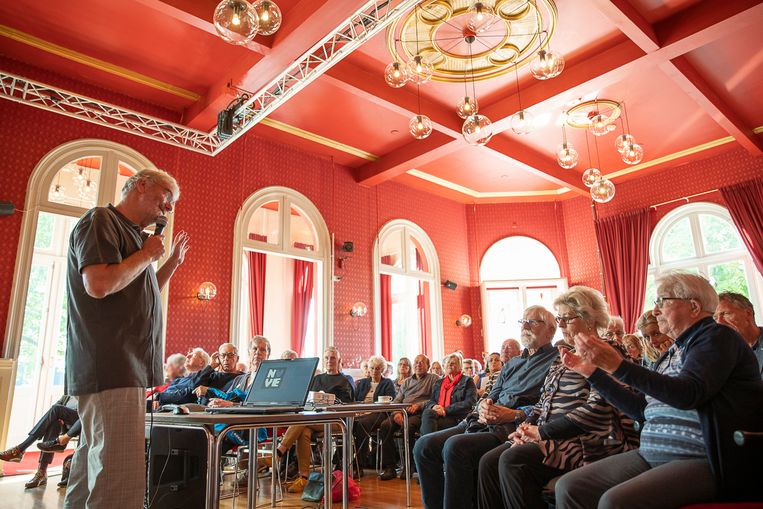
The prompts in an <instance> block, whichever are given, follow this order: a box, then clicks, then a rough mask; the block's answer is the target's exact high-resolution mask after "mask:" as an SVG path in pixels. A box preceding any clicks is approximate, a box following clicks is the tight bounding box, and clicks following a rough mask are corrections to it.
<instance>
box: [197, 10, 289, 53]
mask: <svg viewBox="0 0 763 509" xmlns="http://www.w3.org/2000/svg"><path fill="white" fill-rule="evenodd" d="M212 21H213V22H214V25H215V29H216V30H217V33H218V34H219V35H220V37H221V38H222V39H223V40H224V41H225V42H228V43H230V44H236V45H245V44H248V43H249V42H250V41H251V40H252V39H254V36H255V35H257V34H260V35H273V34H274V33H276V31H277V30H278V29H279V28H280V27H281V10H280V9H279V8H278V6H277V5H276V4H275V2H271V1H270V0H257V1H256V2H254V3H252V4H250V3H249V2H247V1H246V0H222V2H220V3H219V4H217V7H216V8H215V13H214V16H213V18H212Z"/></svg>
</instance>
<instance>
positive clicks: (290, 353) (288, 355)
mask: <svg viewBox="0 0 763 509" xmlns="http://www.w3.org/2000/svg"><path fill="white" fill-rule="evenodd" d="M297 357H299V355H297V352H295V351H294V350H290V349H287V350H284V351H283V353H282V354H281V360H284V361H285V360H287V359H288V360H291V361H293V360H294V359H296V358H297Z"/></svg>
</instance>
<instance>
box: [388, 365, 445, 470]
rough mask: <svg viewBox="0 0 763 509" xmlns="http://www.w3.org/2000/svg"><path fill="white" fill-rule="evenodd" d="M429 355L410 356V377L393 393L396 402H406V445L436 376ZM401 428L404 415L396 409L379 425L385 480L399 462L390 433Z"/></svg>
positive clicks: (404, 466) (430, 394)
mask: <svg viewBox="0 0 763 509" xmlns="http://www.w3.org/2000/svg"><path fill="white" fill-rule="evenodd" d="M428 371H429V358H428V357H427V356H426V355H423V354H419V355H417V356H416V358H415V359H413V376H410V377H408V378H407V379H406V380H405V382H403V385H402V386H401V387H400V392H398V393H397V396H395V399H394V402H395V403H405V404H407V405H408V406H407V407H406V409H405V413H406V414H407V415H408V440H409V442H408V443H409V444H410V443H411V442H412V441H413V435H414V434H415V433H416V431H418V429H419V426H420V425H421V411H422V410H423V409H424V405H425V404H426V403H427V401H429V398H431V397H432V391H433V390H434V384H435V382H437V380H438V376H437V375H435V374H434V373H429V372H428ZM402 427H403V414H402V413H401V412H395V413H394V414H392V416H391V417H388V418H386V419H383V420H382V421H381V423H380V425H379V433H380V435H381V437H382V448H381V449H382V469H383V470H382V472H381V473H380V474H379V479H381V480H382V481H388V480H390V479H394V478H395V477H396V475H395V465H396V464H397V462H398V459H399V458H398V452H397V448H396V447H395V440H394V439H393V435H394V433H395V431H397V430H399V429H402ZM406 467H407V465H403V470H402V471H401V472H400V476H401V477H402V478H405V475H406V472H405V469H406Z"/></svg>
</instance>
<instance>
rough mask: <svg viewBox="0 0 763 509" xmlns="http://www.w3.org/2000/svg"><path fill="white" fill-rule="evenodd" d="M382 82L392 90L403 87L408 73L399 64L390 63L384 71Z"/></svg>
mask: <svg viewBox="0 0 763 509" xmlns="http://www.w3.org/2000/svg"><path fill="white" fill-rule="evenodd" d="M384 81H386V82H387V85H389V86H391V87H392V88H400V87H402V86H405V83H406V82H407V81H408V71H407V70H406V68H405V66H404V65H400V62H392V63H391V64H388V65H387V67H386V68H385V69H384Z"/></svg>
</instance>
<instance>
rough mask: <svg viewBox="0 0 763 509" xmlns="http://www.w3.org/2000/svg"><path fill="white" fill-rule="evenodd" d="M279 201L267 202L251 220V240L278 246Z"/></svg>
mask: <svg viewBox="0 0 763 509" xmlns="http://www.w3.org/2000/svg"><path fill="white" fill-rule="evenodd" d="M279 206H280V204H279V203H278V201H271V202H267V203H265V204H264V205H262V206H261V207H259V208H258V209H257V210H256V211H255V212H254V214H252V219H250V220H249V228H248V230H247V231H248V232H249V239H250V240H257V241H260V242H267V243H268V244H278V243H279V241H280V236H279V234H280V228H279V224H278V223H279V221H278V209H279Z"/></svg>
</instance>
